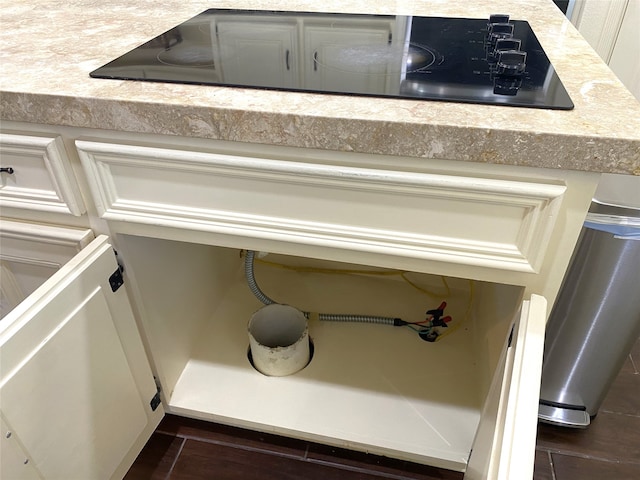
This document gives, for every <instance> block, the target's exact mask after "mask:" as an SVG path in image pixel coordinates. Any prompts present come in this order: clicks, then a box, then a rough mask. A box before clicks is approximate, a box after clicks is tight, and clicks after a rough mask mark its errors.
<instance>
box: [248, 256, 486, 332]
mask: <svg viewBox="0 0 640 480" xmlns="http://www.w3.org/2000/svg"><path fill="white" fill-rule="evenodd" d="M245 255H246V256H245V264H244V266H245V276H246V278H247V283H248V285H249V288H250V290H251V291H252V292H253V294H254V295H255V296H256V298H258V300H260V301H261V302H262V303H263V304H265V305H270V304H272V303H276V302H275V301H274V300H273V299H271V298H270V297H269V296H267V295H266V294H265V293H264V292H263V291H262V290H261V289H260V287H259V286H258V283H257V281H256V279H255V271H254V263H256V262H257V263H261V264H264V265H268V266H271V267H276V268H282V269H285V270H292V271H295V272H304V273H322V274H338V275H373V276H399V277H400V278H402V280H404V281H405V282H406V283H407V284H408V285H410V286H411V287H413V288H414V289H416V290H418V291H419V292H422V293H423V294H425V295H427V296H429V297H439V298H442V297H444V298H448V297H449V296H450V295H451V288H450V287H449V284H448V282H447V280H446V278H445V277H444V276H440V280H441V281H442V284H443V285H444V288H445V294H444V295H442V294H437V293H434V292H432V291H429V290H427V289H425V288H423V287H421V286H419V285H417V284H416V283H415V282H413V281H412V280H410V279H409V278H408V277H407V274H409V273H411V272H408V271H403V270H366V269H364V270H361V269H337V268H319V267H301V266H290V265H285V264H282V263H278V262H272V261H269V260H264V259H261V258H256V256H255V251H252V250H247V251H246V252H245ZM473 297H474V284H473V281H472V280H469V301H468V304H467V309H466V312H465V314H464V317H463V321H462V322H456V323H455V324H454V325H452V326H449V325H447V328H446V329H444V331H443V330H442V329H440V330H437V331H435V332H436V333H435V335H436V336H435V339H434V340H432V341H440V340H441V339H442V338H443V337H445V336H447V335H450V334H451V333H453V332H454V331H456V330H457V329H458V328H459V327H460V324H461V323H465V321H466V320H467V319H468V317H469V314H470V311H471V307H472V305H473V300H474V298H473ZM445 305H446V304H445ZM303 313H304V315H305V316H306V317H307V318H309V317H310V315H311V314H310V313H309V312H303ZM318 318H319V320H320V321H331V322H358V323H372V324H383V325H393V326H406V327H408V328H410V329H411V330H413V331H415V332H417V333H418V334H420V336H421V337H422V335H425V334H428V333H430V332H432V331H434V330H433V329H434V326H433V325H432V324H431V321H432V318H427V319H425V320H422V321H419V322H407V321H404V320H401V319H399V318H391V317H381V316H373V315H352V314H328V313H320V314H318Z"/></svg>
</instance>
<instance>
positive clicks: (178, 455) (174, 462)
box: [165, 437, 187, 480]
mask: <svg viewBox="0 0 640 480" xmlns="http://www.w3.org/2000/svg"><path fill="white" fill-rule="evenodd" d="M175 438H181V439H182V443H181V444H180V448H179V449H178V453H177V454H176V457H175V458H174V459H173V462H171V467H169V472H168V473H167V476H166V477H165V480H169V479H170V478H171V474H172V473H173V469H174V467H175V466H176V463H178V458H180V454H181V453H182V449H183V448H184V445H185V443H187V439H186V438H182V437H175Z"/></svg>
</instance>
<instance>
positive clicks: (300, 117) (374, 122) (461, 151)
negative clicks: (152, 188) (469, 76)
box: [0, 92, 640, 176]
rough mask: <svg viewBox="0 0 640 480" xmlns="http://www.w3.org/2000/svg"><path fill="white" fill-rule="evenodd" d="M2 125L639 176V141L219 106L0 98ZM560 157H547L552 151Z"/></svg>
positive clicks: (22, 95)
mask: <svg viewBox="0 0 640 480" xmlns="http://www.w3.org/2000/svg"><path fill="white" fill-rule="evenodd" d="M0 119H2V120H7V121H15V122H25V123H38V124H47V125H58V126H66V127H79V128H92V129H104V130H115V131H126V132H131V133H150V134H160V135H176V136H183V137H197V138H204V139H215V140H228V141H238V142H247V143H256V144H268V145H278V146H289V147H302V148H314V149H322V150H333V151H340V152H357V153H365V154H382V155H393V156H405V157H415V158H424V159H447V160H457V161H465V162H479V163H488V164H503V165H518V166H528V167H537V168H551V169H564V170H580V171H588V172H597V173H618V174H627V175H638V176H640V167H638V165H640V141H638V140H635V139H628V138H611V137H598V136H593V137H585V136H578V135H572V134H570V133H569V134H567V133H558V134H550V133H538V132H533V131H526V130H516V129H514V130H511V131H509V130H504V129H499V130H498V129H495V130H494V129H491V128H479V127H474V126H461V125H446V124H433V123H430V124H429V123H411V122H407V121H402V120H399V121H397V122H396V121H391V120H379V119H363V118H341V117H339V116H338V117H328V116H326V115H313V114H308V113H299V114H291V113H281V112H265V111H260V110H241V109H230V108H224V107H215V106H193V105H191V106H189V105H176V104H163V103H152V102H139V101H126V100H113V99H89V98H82V97H62V96H56V95H43V94H35V93H17V92H2V95H1V96H0ZM550 148H552V149H553V150H554V151H555V154H554V155H553V156H552V157H550V156H549V149H550Z"/></svg>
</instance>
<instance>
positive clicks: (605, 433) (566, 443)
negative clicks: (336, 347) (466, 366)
mask: <svg viewBox="0 0 640 480" xmlns="http://www.w3.org/2000/svg"><path fill="white" fill-rule="evenodd" d="M385 478H387V479H403V480H428V479H461V478H462V474H459V473H454V472H451V471H447V470H440V469H435V468H431V467H427V466H423V465H416V464H413V463H409V462H404V461H400V460H393V459H388V458H384V457H377V456H373V455H367V454H364V453H357V452H351V451H348V450H342V449H336V448H332V447H328V446H325V445H319V444H314V443H310V442H304V441H298V440H292V439H289V438H284V437H279V436H275V435H269V434H263V433H257V432H251V431H248V430H243V429H238V428H232V427H227V426H223V425H218V424H213V423H209V422H201V421H197V420H191V419H186V418H181V417H177V416H173V415H167V416H166V417H165V419H164V420H163V421H162V423H161V424H160V426H159V427H158V429H157V430H156V432H155V433H154V435H153V436H152V437H151V439H150V440H149V442H148V443H147V445H146V447H145V449H144V450H143V451H142V453H141V454H140V455H139V457H138V459H137V460H136V462H135V463H134V465H133V466H132V468H131V470H130V471H129V473H128V474H127V476H126V480H147V479H158V480H160V479H171V480H200V479H216V480H236V479H238V480H240V479H242V480H294V479H295V480H298V479H305V480H307V479H308V480H315V479H319V480H334V479H336V480H373V479H385ZM576 479H580V480H591V479H593V480H601V479H607V480H635V479H640V340H639V341H638V342H636V344H635V346H634V349H633V351H632V352H631V355H630V356H629V358H628V359H627V361H626V363H625V365H624V367H623V368H622V370H621V372H620V374H619V375H618V377H617V378H616V381H615V383H614V384H613V386H612V387H611V390H610V391H609V393H608V395H607V398H606V400H605V401H604V403H603V405H602V407H601V409H600V412H599V413H598V415H597V417H596V418H595V419H594V420H593V422H592V424H591V425H590V426H589V428H587V429H585V430H574V429H568V428H564V427H555V426H551V425H543V424H541V425H540V426H539V429H538V442H537V448H536V469H535V474H534V480H576ZM518 480H520V479H518Z"/></svg>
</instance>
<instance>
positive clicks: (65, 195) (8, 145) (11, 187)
mask: <svg viewBox="0 0 640 480" xmlns="http://www.w3.org/2000/svg"><path fill="white" fill-rule="evenodd" d="M0 158H1V161H2V168H3V169H5V170H3V172H2V174H1V175H2V183H1V184H0V205H2V206H4V207H15V208H26V209H30V210H41V211H46V212H58V213H67V214H71V215H75V216H80V215H82V214H83V213H84V212H85V206H84V203H83V201H82V196H81V194H80V189H79V188H78V185H77V182H76V179H75V177H74V174H73V170H72V168H71V164H70V161H69V158H68V157H67V153H66V150H65V148H64V144H63V142H62V139H61V137H58V136H50V135H17V134H10V133H2V134H0ZM9 169H10V170H9ZM7 170H9V171H7Z"/></svg>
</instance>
